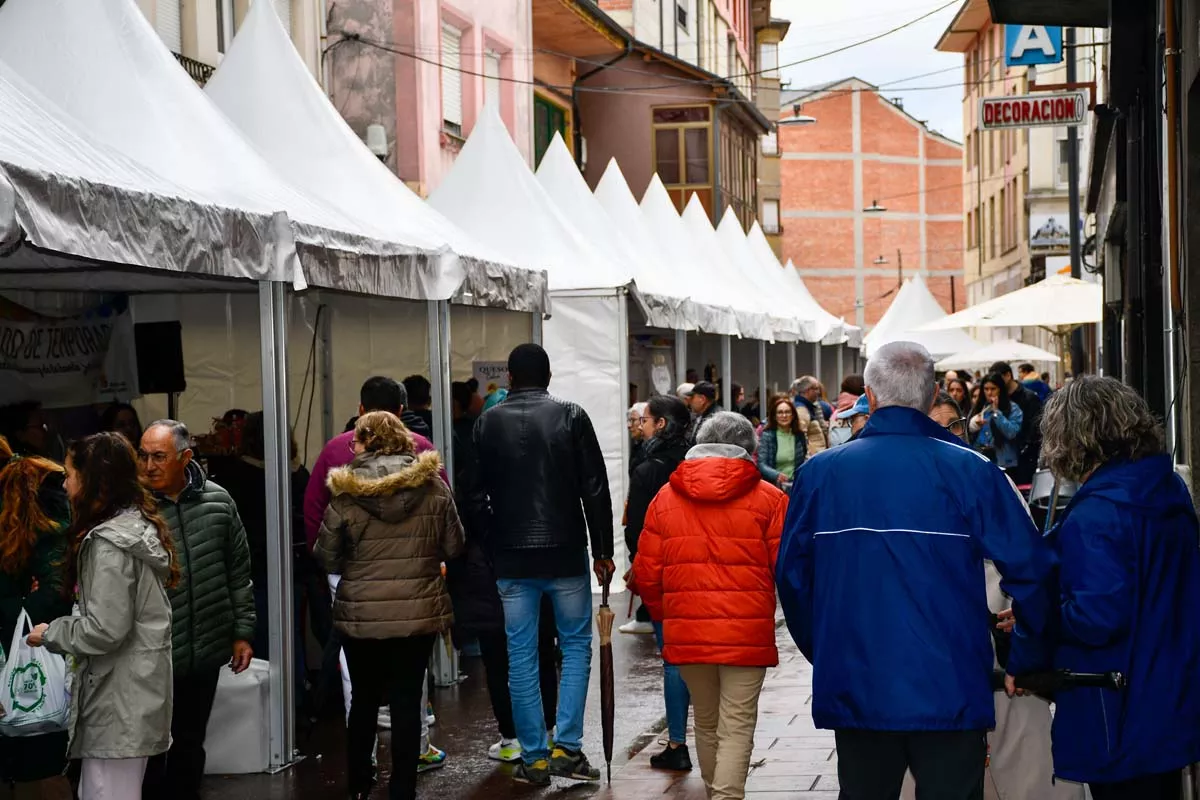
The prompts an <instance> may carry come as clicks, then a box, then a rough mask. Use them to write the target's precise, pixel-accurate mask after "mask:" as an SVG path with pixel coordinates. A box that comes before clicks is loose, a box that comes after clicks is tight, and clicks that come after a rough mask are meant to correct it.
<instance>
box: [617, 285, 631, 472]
mask: <svg viewBox="0 0 1200 800" xmlns="http://www.w3.org/2000/svg"><path fill="white" fill-rule="evenodd" d="M617 331H618V332H619V334H620V339H619V341H620V342H621V355H620V358H619V359H618V363H617V375H618V380H620V381H621V391H622V392H623V394H622V397H626V398H627V397H628V394H629V292H628V291H627V290H625V289H621V290H620V291H618V292H617ZM617 408H618V411H619V412H620V413H619V415H618V419H617V425H618V428H617V429H618V430H624V429H625V426H626V424H627V421H628V419H629V415H628V413H627V411H626V406H625V404H624V403H621V404H620V405H619V406H618V407H617ZM631 457H632V453H631V452H630V441H629V437H628V436H622V437H621V464H622V467H621V474H622V475H629V459H630V458H631Z"/></svg>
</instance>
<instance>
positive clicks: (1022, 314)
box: [924, 275, 1104, 333]
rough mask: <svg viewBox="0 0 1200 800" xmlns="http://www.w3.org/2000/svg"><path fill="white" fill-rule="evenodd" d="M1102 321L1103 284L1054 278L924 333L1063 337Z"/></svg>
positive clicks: (937, 323) (936, 323)
mask: <svg viewBox="0 0 1200 800" xmlns="http://www.w3.org/2000/svg"><path fill="white" fill-rule="evenodd" d="M1103 319H1104V288H1103V287H1102V286H1101V285H1100V284H1098V283H1091V282H1089V281H1082V280H1080V279H1078V278H1072V277H1071V276H1070V275H1051V276H1050V277H1048V278H1046V279H1045V280H1041V281H1038V282H1037V283H1035V284H1033V285H1032V286H1026V287H1025V288H1023V289H1018V290H1017V291H1015V292H1010V293H1008V294H1005V295H1001V296H1000V297H995V298H992V299H991V300H987V301H985V302H983V303H980V304H979V305H976V306H971V307H970V308H966V309H963V310H962V311H959V312H958V313H957V314H951V315H950V316H948V317H946V318H944V319H937V320H930V321H929V323H928V324H927V325H926V326H925V328H924V329H925V330H945V329H949V328H1026V327H1028V328H1045V329H1046V330H1049V331H1051V332H1054V333H1064V332H1066V331H1068V330H1070V329H1071V328H1074V327H1076V326H1079V325H1086V324H1088V323H1092V322H1100V321H1101V320H1103Z"/></svg>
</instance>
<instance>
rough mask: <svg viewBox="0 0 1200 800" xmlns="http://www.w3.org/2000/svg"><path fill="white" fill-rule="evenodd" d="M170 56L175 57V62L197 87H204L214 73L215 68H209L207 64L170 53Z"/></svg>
mask: <svg viewBox="0 0 1200 800" xmlns="http://www.w3.org/2000/svg"><path fill="white" fill-rule="evenodd" d="M172 55H173V56H175V60H176V61H178V62H179V64H180V66H182V67H183V70H184V72H186V73H187V74H188V75H189V76H190V77H191V79H192V80H194V81H195V82H196V84H197V85H199V86H204V84H206V83H208V79H209V78H211V77H212V74H213V72H214V71H216V67H210V66H209V65H208V64H205V63H203V62H200V61H197V60H196V59H194V58H188V57H187V56H183V55H180V54H179V53H172Z"/></svg>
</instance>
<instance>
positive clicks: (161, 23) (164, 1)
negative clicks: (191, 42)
mask: <svg viewBox="0 0 1200 800" xmlns="http://www.w3.org/2000/svg"><path fill="white" fill-rule="evenodd" d="M180 5H182V2H181V0H158V3H157V4H156V5H155V8H154V27H155V29H156V30H157V31H158V35H159V37H161V38H162V40H163V43H164V44H166V46H167V49H168V50H170V51H171V52H172V53H182V52H183V21H182V20H183V14H182V13H181V11H180Z"/></svg>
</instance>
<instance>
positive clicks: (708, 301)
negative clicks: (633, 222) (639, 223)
mask: <svg viewBox="0 0 1200 800" xmlns="http://www.w3.org/2000/svg"><path fill="white" fill-rule="evenodd" d="M641 209H642V219H643V220H644V221H645V223H646V229H647V230H649V231H650V234H651V235H652V236H654V237H655V239H656V240H657V241H658V242H659V243H660V244H661V246H662V249H663V252H665V253H670V254H671V256H672V258H673V261H674V264H675V267H676V269H677V270H678V272H679V275H680V279H681V280H684V281H686V282H687V285H688V289H689V290H690V291H691V297H692V301H693V302H694V303H695V304H696V308H697V311H698V312H699V316H700V329H701V330H703V331H705V332H706V333H717V334H726V335H732V336H737V335H738V322H737V319H736V318H735V317H734V314H733V308H732V306H731V304H730V302H729V300H728V298H727V297H726V296H725V295H724V294H723V291H722V287H721V286H719V285H718V284H717V283H716V278H715V276H713V275H712V273H711V271H710V270H709V269H708V266H707V259H706V258H704V256H703V255H702V254H701V253H700V251H699V249H698V247H697V245H696V243H695V241H693V239H692V237H691V235H690V234H689V233H688V231H687V230H686V227H685V226H684V223H683V220H682V219H681V218H680V217H679V212H678V211H676V210H675V203H674V202H672V200H671V196H670V195H669V194H667V187H665V186H663V182H662V180H661V179H660V178H659V177H658V175H657V174H656V175H654V176H653V177H652V178H651V179H650V185H649V186H647V187H646V193H645V194H644V195H642V202H641Z"/></svg>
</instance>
